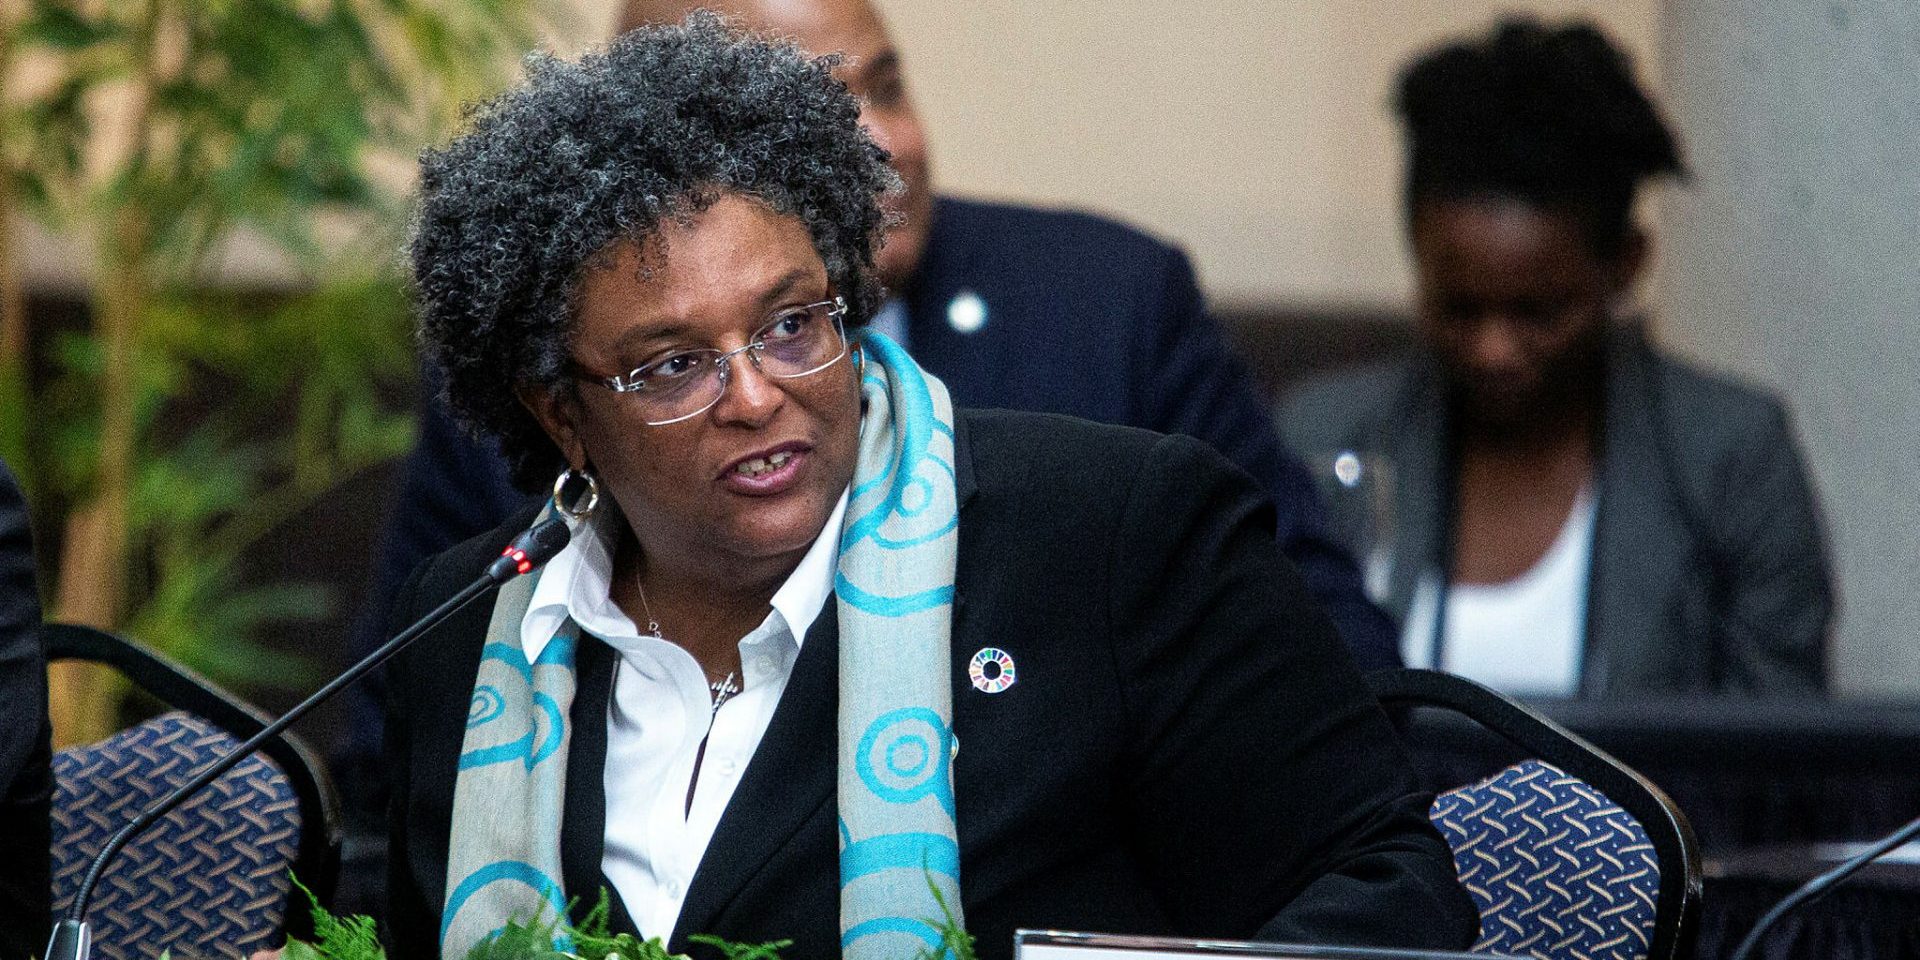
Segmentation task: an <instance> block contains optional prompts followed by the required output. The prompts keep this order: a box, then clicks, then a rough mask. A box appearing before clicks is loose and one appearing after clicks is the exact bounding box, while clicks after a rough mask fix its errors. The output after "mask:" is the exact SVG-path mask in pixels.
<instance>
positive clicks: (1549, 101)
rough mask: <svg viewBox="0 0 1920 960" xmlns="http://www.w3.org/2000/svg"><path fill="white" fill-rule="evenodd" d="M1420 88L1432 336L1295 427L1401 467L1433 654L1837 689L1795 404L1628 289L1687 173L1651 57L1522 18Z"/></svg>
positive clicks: (1415, 89)
mask: <svg viewBox="0 0 1920 960" xmlns="http://www.w3.org/2000/svg"><path fill="white" fill-rule="evenodd" d="M1396 106H1397V109H1398V112H1399V115H1400V118H1401V120H1402V122H1403V123H1404V125H1405V133H1406V151H1407V153H1406V184H1405V190H1406V194H1405V198H1406V223H1407V229H1408V234H1409V240H1410V247H1411V250H1412V253H1413V258H1414V262H1415V274H1416V283H1417V299H1418V308H1417V309H1418V317H1419V328H1420V332H1421V335H1422V339H1423V340H1424V351H1423V352H1421V353H1420V354H1418V355H1416V356H1415V357H1414V358H1413V359H1411V360H1408V361H1406V362H1400V363H1393V364H1387V365H1383V366H1376V367H1372V368H1367V369H1362V370H1358V371H1353V372H1347V373H1341V374H1335V375H1332V376H1331V377H1329V378H1327V379H1325V380H1323V381H1321V382H1317V383H1311V384H1308V385H1305V386H1303V387H1302V388H1301V389H1300V390H1299V391H1298V392H1297V393H1296V394H1295V395H1294V396H1292V397H1291V398H1289V402H1288V404H1287V406H1286V408H1285V412H1284V413H1283V414H1282V421H1283V427H1284V429H1285V430H1286V431H1287V433H1288V436H1289V438H1290V439H1292V440H1293V441H1294V442H1295V443H1297V444H1300V445H1301V446H1302V447H1307V446H1309V445H1313V446H1315V447H1331V446H1343V447H1351V448H1355V449H1363V450H1368V451H1374V452H1378V453H1382V454H1384V455H1385V456H1386V457H1387V458H1388V459H1389V460H1390V462H1392V463H1393V464H1394V467H1395V470H1396V473H1397V476H1396V480H1395V484H1396V485H1395V489H1394V496H1393V499H1394V509H1395V517H1396V535H1397V537H1398V542H1397V544H1396V548H1397V549H1398V551H1399V552H1398V555H1397V556H1396V557H1395V560H1394V565H1393V573H1392V577H1391V582H1390V586H1389V590H1388V592H1387V597H1386V598H1385V600H1384V605H1385V606H1387V607H1388V609H1389V611H1390V612H1391V613H1393V614H1394V615H1395V616H1396V617H1398V618H1400V619H1401V621H1402V623H1403V625H1404V631H1403V634H1402V650H1401V652H1402V654H1403V656H1404V657H1405V659H1406V660H1407V662H1408V663H1410V664H1412V665H1416V666H1431V665H1438V666H1439V667H1441V668H1444V669H1448V670H1452V671H1455V672H1459V673H1462V674H1465V675H1468V676H1472V677H1475V678H1478V679H1481V680H1483V681H1486V682H1488V683H1489V684H1491V685H1493V686H1495V687H1499V688H1501V689H1503V690H1505V691H1507V692H1509V693H1514V694H1520V695H1535V696H1548V697H1584V698H1611V697H1625V696H1634V695H1643V694H1699V693H1715V694H1733V695H1798V696H1816V695H1820V694H1821V693H1822V692H1823V691H1824V688H1825V683H1826V662H1825V655H1826V643H1827V636H1828V621H1829V619H1830V618H1831V616H1832V612H1833V591H1832V587H1831V584H1830V581H1829V574H1828V569H1827V556H1826V550H1825V546H1824V543H1823V533H1822V524H1821V519H1820V516H1819V511H1818V509H1817V507H1816V505H1815V502H1814V495H1813V491H1812V490H1811V488H1810V484H1809V480H1808V475H1807V469H1806V466H1805V464H1804V463H1803V462H1802V459H1801V455H1800V451H1799V448H1798V445H1797V444H1796V443H1795V442H1794V439H1793V434H1792V430H1791V428H1790V426H1789V423H1788V416H1787V413H1786V411H1785V409H1783V407H1782V406H1781V404H1780V402H1779V401H1778V400H1776V399H1774V398H1773V397H1771V396H1769V395H1767V394H1765V393H1762V392H1760V391H1758V390H1755V389H1753V388H1750V387H1745V386H1741V385H1738V384H1735V383H1732V382H1729V381H1728V380H1725V379H1723V378H1721V377H1718V376H1715V375H1712V374H1709V373H1707V372H1705V371H1703V370H1700V369H1697V368H1695V367H1692V366H1690V365H1688V364H1685V363H1683V362H1681V361H1680V360H1678V359H1675V358H1674V357H1671V356H1669V355H1667V354H1665V353H1663V352H1662V351H1660V350H1659V349H1658V348H1656V347H1655V346H1654V345H1653V344H1652V343H1650V342H1649V340H1648V338H1647V336H1646V333H1645V331H1644V329H1643V326H1644V323H1643V320H1642V319H1641V318H1640V317H1638V316H1637V315H1635V313H1634V312H1633V310H1632V309H1631V308H1630V307H1629V306H1628V304H1629V303H1631V296H1632V292H1633V288H1634V285H1635V282H1636V281H1637V280H1638V279H1639V278H1640V275H1641V272H1642V267H1643V265H1644V264H1645V262H1646V260H1647V257H1648V255H1649V251H1650V248H1651V246H1652V238H1651V237H1650V236H1649V235H1648V233H1647V231H1646V230H1645V229H1644V228H1643V227H1641V226H1640V225H1639V224H1637V223H1636V222H1635V221H1634V217H1633V203H1634V196H1635V193H1636V191H1637V189H1638V187H1639V185H1640V184H1641V183H1642V181H1644V180H1647V179H1649V178H1654V177H1659V176H1662V175H1672V176H1675V177H1679V176H1684V166H1683V161H1682V159H1681V156H1680V151H1679V147H1678V145H1677V143H1676V141H1675V138H1674V136H1673V134H1672V133H1671V131H1670V130H1669V129H1668V128H1667V127H1666V125H1665V124H1664V123H1663V121H1662V120H1661V118H1660V116H1659V114H1658V113H1657V111H1656V110H1655V108H1654V106H1653V105H1652V104H1651V103H1650V102H1649V101H1648V99H1647V97H1646V95H1645V94H1644V93H1643V92H1642V91H1641V89H1640V88H1639V86H1638V85H1637V84H1636V82H1635V80H1634V77H1633V74H1632V70H1631V66H1630V64H1629V63H1628V62H1627V59H1626V58H1625V56H1624V55H1623V54H1622V53H1621V52H1620V51H1618V50H1617V49H1615V48H1614V46H1613V45H1612V44H1611V43H1609V42H1608V40H1607V39H1606V38H1605V37H1604V36H1602V35H1601V34H1600V33H1599V32H1598V31H1597V30H1595V29H1594V28H1593V27H1592V26H1590V25H1587V24H1584V23H1573V24H1569V25H1565V26H1548V25H1544V24H1542V23H1539V22H1537V21H1533V20H1530V19H1510V20H1507V21H1504V22H1502V23H1500V24H1499V25H1498V26H1496V27H1495V28H1494V29H1493V30H1492V31H1491V32H1489V33H1487V34H1486V35H1484V36H1479V37H1474V38H1470V39H1465V40H1461V41H1459V42H1455V43H1452V44H1449V45H1446V46H1444V47H1441V48H1439V49H1437V50H1434V51H1432V52H1430V53H1428V54H1426V55H1425V56H1422V57H1420V58H1419V59H1418V60H1417V61H1416V62H1414V63H1413V64H1412V65H1411V66H1410V67H1409V68H1407V70H1406V71H1405V72H1404V73H1403V74H1402V75H1401V77H1400V81H1399V90H1398V96H1397V101H1396Z"/></svg>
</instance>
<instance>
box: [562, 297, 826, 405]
mask: <svg viewBox="0 0 1920 960" xmlns="http://www.w3.org/2000/svg"><path fill="white" fill-rule="evenodd" d="M846 315H847V302H846V300H844V299H843V298H840V297H834V298H833V299H832V300H822V301H820V302H819V303H809V304H807V305H806V306H803V307H793V308H791V309H787V310H782V311H780V312H779V313H776V314H774V315H773V318H772V319H770V320H768V321H767V322H766V323H765V324H764V325H762V326H761V327H760V329H759V330H757V331H755V332H754V334H753V338H752V339H751V340H749V341H747V343H746V345H744V346H740V347H735V348H734V349H732V350H713V349H706V350H681V351H678V352H675V353H670V354H668V355H666V356H664V357H661V358H660V359H658V360H654V361H652V362H650V363H647V364H645V365H643V366H639V367H635V368H634V369H632V370H629V371H627V372H626V373H623V374H620V375H618V376H612V377H609V376H603V375H600V374H596V373H587V372H585V371H582V373H583V375H582V376H581V377H580V378H579V379H581V380H583V381H585V382H587V383H593V384H598V385H599V386H602V387H605V388H607V389H608V390H612V391H613V392H615V393H620V394H625V395H627V396H629V397H631V398H632V399H633V403H634V405H635V407H637V408H638V412H639V413H640V416H641V419H642V422H644V423H645V424H646V425H647V426H650V427H664V426H666V425H667V424H670V423H679V422H680V421H682V420H687V419H691V418H693V417H697V416H699V415H700V414H703V413H705V412H707V411H708V410H709V409H711V408H712V407H713V405H714V404H716V403H719V402H720V398H721V397H722V396H723V395H725V394H726V392H727V381H728V379H729V378H730V376H731V374H730V373H729V371H730V370H731V369H732V368H733V365H732V363H731V361H732V360H733V358H734V357H735V356H736V355H738V354H742V353H744V354H746V355H747V358H748V359H749V360H751V361H752V362H753V365H754V368H755V369H757V370H759V371H760V372H761V373H764V374H766V375H767V376H769V377H772V378H774V379H776V380H796V379H799V378H800V377H805V376H809V375H811V374H815V373H819V372H820V371H822V370H825V369H826V368H828V367H830V366H833V365H834V363H835V362H836V361H838V360H839V359H840V358H841V357H844V356H846V354H847V331H846V322H845V321H846Z"/></svg>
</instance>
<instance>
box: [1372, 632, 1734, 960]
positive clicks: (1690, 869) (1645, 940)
mask: <svg viewBox="0 0 1920 960" xmlns="http://www.w3.org/2000/svg"><path fill="white" fill-rule="evenodd" d="M1368 680H1369V683H1370V684H1371V685H1372V687H1373V691H1374V694H1375V695H1376V696H1377V697H1378V698H1379V699H1380V701H1381V703H1382V705H1383V706H1386V707H1387V708H1389V713H1390V714H1401V716H1396V719H1397V720H1401V721H1403V722H1404V721H1405V719H1406V718H1405V716H1404V713H1405V711H1404V708H1409V707H1427V708H1437V709H1441V710H1445V711H1448V712H1450V713H1454V714H1458V715H1460V716H1463V717H1465V718H1467V719H1469V720H1471V721H1473V722H1474V723H1476V724H1478V725H1479V726H1481V727H1483V728H1485V729H1486V730H1488V731H1490V732H1492V733H1494V734H1496V735H1498V736H1499V737H1501V738H1502V739H1504V740H1507V741H1508V742H1510V743H1511V744H1513V745H1514V746H1515V747H1517V748H1518V749H1519V751H1520V752H1522V753H1523V754H1525V755H1527V756H1528V758H1529V759H1526V760H1523V761H1522V762H1520V763H1517V764H1514V765H1512V766H1510V767H1507V768H1506V769H1504V770H1500V771H1498V772H1496V773H1494V774H1493V775H1492V776H1489V777H1487V778H1486V779H1484V780H1481V781H1478V782H1476V783H1472V784H1468V785H1466V786H1462V787H1458V788H1455V789H1453V790H1449V791H1446V792H1444V793H1442V794H1440V795H1439V796H1438V797H1437V798H1435V800H1434V804H1433V807H1432V809H1431V811H1430V815H1431V817H1432V819H1433V822H1434V825H1435V827H1437V828H1438V829H1439V830H1440V833H1441V834H1442V836H1444V837H1446V839H1447V842H1448V844H1449V845H1450V846H1452V847H1453V850H1454V863H1455V866H1456V867H1457V868H1458V870H1459V873H1460V879H1461V883H1462V885H1463V886H1465V887H1466V888H1467V891H1468V893H1469V894H1470V895H1471V896H1472V897H1473V899H1474V902H1475V905H1476V906H1478V907H1479V908H1480V917H1481V930H1480V933H1481V936H1480V940H1479V942H1478V943H1476V944H1475V946H1474V950H1475V952H1483V953H1500V954H1506V955H1514V956H1530V957H1536V958H1540V960H1600V958H1607V960H1677V958H1679V957H1681V956H1684V955H1685V954H1686V953H1687V952H1688V951H1689V950H1690V949H1691V946H1692V938H1693V934H1694V925H1695V922H1696V920H1697V914H1698V912H1699V903H1700V887H1701V873H1700V854H1699V849H1698V845H1697V844H1696V843H1695V841H1694V837H1693V829H1692V827H1690V826H1689V825H1688V824H1687V820H1686V817H1685V815H1683V814H1682V813H1681V812H1680V810H1679V808H1678V807H1676V806H1674V804H1673V802H1672V801H1671V800H1669V799H1668V798H1667V796H1666V794H1664V793H1662V792H1661V790H1660V788H1659V787H1657V786H1654V785H1653V784H1652V783H1651V782H1649V781H1647V780H1646V779H1645V778H1643V777H1641V776H1640V775H1639V774H1637V773H1635V772H1634V771H1633V770H1632V769H1630V768H1628V767H1627V766H1625V765H1624V764H1622V763H1620V762H1619V761H1617V760H1615V759H1613V758H1612V757H1610V756H1608V755H1607V754H1605V753H1603V752H1601V751H1600V750H1599V749H1597V748H1595V747H1594V746H1592V745H1591V744H1589V743H1587V742H1586V741H1584V740H1582V739H1580V738H1579V737H1578V736H1575V735H1574V734H1572V733H1570V732H1568V731H1567V730H1565V729H1563V728H1561V727H1559V726H1558V725H1556V724H1554V723H1553V721H1551V720H1548V719H1547V718H1545V717H1543V716H1541V715H1539V714H1538V713H1536V712H1534V711H1532V710H1530V709H1528V708H1526V707H1524V706H1522V705H1520V704H1518V703H1516V702H1514V701H1513V700H1510V699H1508V698H1507V697H1505V696H1502V695H1501V694H1498V693H1495V692H1494V691H1492V690H1489V689H1487V688H1486V687H1483V686H1481V685H1480V684H1477V683H1474V682H1473V681H1471V680H1466V679H1464V678H1461V677H1456V676H1453V675H1451V674H1445V673H1438V672H1435V671H1431V670H1386V671H1381V672H1379V673H1375V674H1373V675H1371V676H1370V677H1369V678H1368ZM1396 708H1402V709H1396ZM1403 729H1404V726H1403Z"/></svg>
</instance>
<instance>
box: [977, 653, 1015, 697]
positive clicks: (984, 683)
mask: <svg viewBox="0 0 1920 960" xmlns="http://www.w3.org/2000/svg"><path fill="white" fill-rule="evenodd" d="M967 679H969V680H972V681H973V688H974V689H975V690H978V691H980V692H981V693H999V692H1001V691H1002V690H1005V689H1007V688H1008V687H1011V686H1013V685H1014V683H1015V682H1016V681H1017V680H1018V679H1019V678H1018V677H1017V676H1016V675H1015V674H1014V669H1013V658H1012V657H1010V656H1008V655H1007V652H1006V651H1005V650H1002V649H1000V648H999V647H982V648H981V649H980V652H979V653H976V654H974V655H973V662H972V663H969V664H967Z"/></svg>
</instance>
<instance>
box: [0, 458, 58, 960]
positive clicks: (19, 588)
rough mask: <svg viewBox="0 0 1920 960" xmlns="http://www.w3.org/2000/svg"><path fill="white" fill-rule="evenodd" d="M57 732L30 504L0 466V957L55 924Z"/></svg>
mask: <svg viewBox="0 0 1920 960" xmlns="http://www.w3.org/2000/svg"><path fill="white" fill-rule="evenodd" d="M51 740H52V729H51V728H50V726H49V725H48V722H47V658H46V653H45V651H44V650H43V649H42V647H41V643H40V593H39V590H38V588H37V587H36V586H35V585H34V574H33V538H32V534H31V531H30V529H29V527H28V523H27V504H26V501H25V499H23V498H22V497H21V496H20V487H19V485H18V484H16V483H15V482H14V479H13V474H12V472H11V471H9V470H8V469H7V465H6V464H5V463H0V863H4V864H6V867H5V869H0V957H30V956H34V955H37V954H38V953H39V952H40V951H41V950H42V949H43V948H45V947H46V944H47V930H48V929H50V928H51V927H52V925H53V920H52V914H53V904H52V893H51V891H52V889H53V880H52V877H51V870H52V867H51V864H50V860H49V850H50V846H51V833H50V830H51V826H50V825H49V822H48V819H47V817H48V805H49V804H50V803H51V802H52V798H53V769H52V767H51V761H52V754H51V749H52V747H51Z"/></svg>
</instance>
